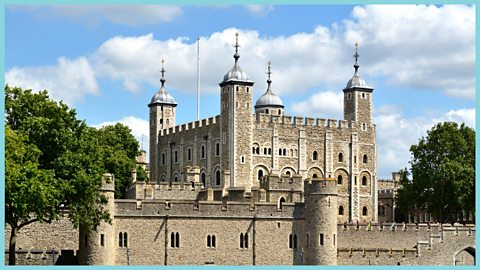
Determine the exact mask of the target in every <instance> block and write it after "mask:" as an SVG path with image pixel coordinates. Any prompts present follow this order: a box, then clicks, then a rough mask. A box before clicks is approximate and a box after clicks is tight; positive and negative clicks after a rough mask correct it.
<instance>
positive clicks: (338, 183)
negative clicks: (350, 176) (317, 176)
mask: <svg viewBox="0 0 480 270" xmlns="http://www.w3.org/2000/svg"><path fill="white" fill-rule="evenodd" d="M342 184H343V177H342V175H339V176H337V185H342Z"/></svg>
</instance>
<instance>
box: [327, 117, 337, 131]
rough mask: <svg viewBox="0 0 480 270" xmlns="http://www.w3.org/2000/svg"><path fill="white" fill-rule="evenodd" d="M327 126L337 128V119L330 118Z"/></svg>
mask: <svg viewBox="0 0 480 270" xmlns="http://www.w3.org/2000/svg"><path fill="white" fill-rule="evenodd" d="M327 127H328V128H331V129H336V128H337V120H335V119H328V120H327Z"/></svg>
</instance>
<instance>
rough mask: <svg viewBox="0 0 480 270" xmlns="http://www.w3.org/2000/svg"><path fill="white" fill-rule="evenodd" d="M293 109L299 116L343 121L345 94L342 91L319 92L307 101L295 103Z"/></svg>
mask: <svg viewBox="0 0 480 270" xmlns="http://www.w3.org/2000/svg"><path fill="white" fill-rule="evenodd" d="M291 108H292V111H293V112H294V113H296V114H299V115H308V116H311V117H324V118H326V117H328V118H330V119H342V118H343V117H342V114H343V93H342V92H341V91H336V92H331V91H327V92H319V93H317V94H314V95H313V96H311V97H309V98H308V99H307V100H306V101H302V102H298V103H293V104H292V105H291Z"/></svg>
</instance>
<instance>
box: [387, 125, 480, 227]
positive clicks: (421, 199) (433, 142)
mask: <svg viewBox="0 0 480 270" xmlns="http://www.w3.org/2000/svg"><path fill="white" fill-rule="evenodd" d="M410 152H411V153H412V155H413V158H412V160H411V161H410V163H411V165H412V168H411V172H412V180H411V181H410V180H408V173H407V172H406V171H404V172H403V173H404V175H403V177H402V180H401V181H400V184H401V187H400V189H399V190H398V193H397V198H396V202H397V206H398V208H399V210H400V211H401V212H402V213H404V214H406V213H407V212H408V211H410V210H413V209H415V208H425V209H427V210H428V211H429V212H430V213H432V215H433V216H434V217H435V218H436V219H437V220H438V221H440V222H454V221H456V220H458V219H460V218H462V216H461V215H462V212H463V211H467V212H472V213H474V212H475V131H474V130H473V129H471V128H469V127H467V126H465V125H464V124H462V125H460V126H458V124H457V123H454V122H445V123H439V124H437V125H436V126H434V127H433V128H432V129H431V130H430V131H428V135H427V137H426V138H423V137H422V138H420V140H419V142H418V144H416V145H412V146H411V147H410Z"/></svg>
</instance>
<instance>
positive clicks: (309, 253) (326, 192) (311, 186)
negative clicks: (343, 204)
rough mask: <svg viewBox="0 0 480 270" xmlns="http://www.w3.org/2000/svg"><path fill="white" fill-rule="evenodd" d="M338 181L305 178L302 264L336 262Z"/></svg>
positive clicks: (329, 263) (334, 263) (330, 263)
mask: <svg viewBox="0 0 480 270" xmlns="http://www.w3.org/2000/svg"><path fill="white" fill-rule="evenodd" d="M337 196H338V192H337V182H336V180H335V179H334V178H325V179H313V180H311V181H310V182H308V181H305V232H306V235H305V237H306V245H305V246H306V247H305V264H307V265H337V246H338V245H337V240H338V239H337V238H338V234H337Z"/></svg>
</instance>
